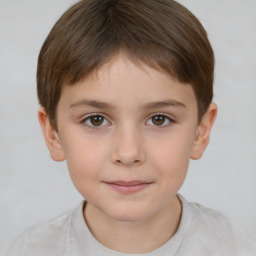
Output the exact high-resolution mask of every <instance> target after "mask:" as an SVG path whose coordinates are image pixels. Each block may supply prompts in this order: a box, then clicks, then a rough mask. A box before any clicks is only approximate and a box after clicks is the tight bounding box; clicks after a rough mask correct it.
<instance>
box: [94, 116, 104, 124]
mask: <svg viewBox="0 0 256 256" xmlns="http://www.w3.org/2000/svg"><path fill="white" fill-rule="evenodd" d="M103 120H104V117H102V116H93V117H91V123H92V124H93V125H95V126H99V125H101V124H102V123H103Z"/></svg>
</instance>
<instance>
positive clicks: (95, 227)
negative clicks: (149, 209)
mask: <svg viewBox="0 0 256 256" xmlns="http://www.w3.org/2000/svg"><path fill="white" fill-rule="evenodd" d="M84 216H85V220H86V223H87V225H88V227H89V229H90V231H91V233H92V234H93V236H94V237H95V239H96V240H98V241H99V242H100V243H101V244H102V245H103V246H105V247H107V248H109V249H111V250H114V251H118V252H122V253H128V254H142V253H147V252H150V251H153V250H156V249H157V248H159V247H161V246H162V245H163V244H164V243H166V242H167V241H168V240H169V239H170V238H171V237H172V236H173V235H174V234H175V233H176V231H177V229H178V226H179V222H180V217H181V203H180V201H179V199H178V198H177V197H175V198H174V199H173V200H172V201H171V203H170V204H169V205H167V206H166V207H165V208H164V209H162V210H161V211H160V212H158V213H157V214H155V215H154V216H151V217H149V218H147V219H146V220H142V221H136V222H126V221H118V220H115V219H112V218H110V217H109V216H106V215H105V214H103V213H102V212H101V211H100V210H99V209H97V208H95V207H94V206H93V205H91V204H90V203H87V204H86V207H85V210H84Z"/></svg>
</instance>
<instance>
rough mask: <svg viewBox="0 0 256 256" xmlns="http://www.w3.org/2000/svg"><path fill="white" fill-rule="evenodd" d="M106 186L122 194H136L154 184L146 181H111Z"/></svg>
mask: <svg viewBox="0 0 256 256" xmlns="http://www.w3.org/2000/svg"><path fill="white" fill-rule="evenodd" d="M104 183H105V184H106V185H108V186H109V187H111V188H112V189H114V190H115V191H117V192H119V193H122V194H134V193H137V192H139V191H142V190H144V189H145V188H147V187H149V186H150V185H151V184H152V183H153V182H145V181H110V182H104Z"/></svg>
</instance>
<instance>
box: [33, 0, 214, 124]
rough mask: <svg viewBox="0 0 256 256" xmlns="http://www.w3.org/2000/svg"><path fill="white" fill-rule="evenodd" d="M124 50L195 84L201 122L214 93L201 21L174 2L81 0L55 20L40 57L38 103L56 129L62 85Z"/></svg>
mask: <svg viewBox="0 0 256 256" xmlns="http://www.w3.org/2000/svg"><path fill="white" fill-rule="evenodd" d="M120 51H122V52H124V53H125V54H126V55H127V56H128V57H129V58H130V59H132V60H136V61H141V62H142V63H145V64H147V65H149V66H150V67H153V68H155V69H158V70H161V71H164V72H167V73H169V74H170V75H172V76H173V77H175V78H177V79H178V80H179V81H180V82H184V83H189V84H191V85H192V87H193V90H194V92H195V95H196V99H197V104H198V120H199V121H200V119H201V117H202V116H203V114H204V113H205V112H206V110H207V108H208V106H209V104H210V102H211V101H212V97H213V77H214V75H213V74H214V53H213V50H212V48H211V45H210V42H209V40H208V37H207V33H206V31H205V30H204V28H203V26H202V25H201V23H200V22H199V21H198V19H197V18H196V17H195V16H194V15H193V14H192V13H191V12H190V11H189V10H187V9H186V8H185V7H184V6H182V5H181V4H179V3H177V2H176V1H174V0H82V1H80V2H78V3H77V4H75V5H73V6H72V7H71V8H70V9H69V10H67V11H66V12H65V13H64V14H63V16H62V17H61V18H60V19H59V20H58V21H57V22H56V24H55V25H54V27H53V28H52V30H51V32H50V34H49V35H48V37H47V39H46V40H45V42H44V44H43V46H42V49H41V52H40V54H39V58H38V69H37V90H38V98H39V103H40V104H41V106H43V107H44V108H45V110H46V113H47V115H48V116H49V119H50V122H51V124H52V125H53V126H54V127H55V128H56V129H57V120H56V108H57V104H58V101H59V98H60V95H61V89H62V86H64V85H66V84H68V85H73V84H75V83H77V82H79V81H80V80H81V79H83V78H85V77H86V76H87V75H89V74H91V73H92V72H95V71H96V70H97V69H98V68H100V67H101V66H102V65H103V64H104V63H106V62H107V61H108V60H110V58H111V57H113V55H114V54H116V53H118V52H120Z"/></svg>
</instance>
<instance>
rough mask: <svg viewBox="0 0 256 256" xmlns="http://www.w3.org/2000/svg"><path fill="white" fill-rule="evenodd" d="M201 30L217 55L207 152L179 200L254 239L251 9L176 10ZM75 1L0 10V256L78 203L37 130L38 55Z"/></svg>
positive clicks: (223, 5)
mask: <svg viewBox="0 0 256 256" xmlns="http://www.w3.org/2000/svg"><path fill="white" fill-rule="evenodd" d="M179 2H181V3H183V4H184V5H185V6H186V7H188V8H189V9H190V10H191V11H192V12H193V13H194V14H195V15H196V16H197V17H198V18H199V19H200V20H201V22H202V23H203V25H204V26H205V28H206V30H207V31H208V34H209V38H210V40H211V42H212V46H213V48H214V50H215V55H216V72H215V73H216V78H215V98H214V101H215V102H216V103H217V104H218V106H219V113H218V118H217V121H216V123H215V127H214V129H213V132H212V136H211V143H210V145H209V146H208V149H207V150H206V152H205V155H204V157H203V158H202V159H201V160H199V161H192V162H191V164H190V170H189V174H188V177H187V179H186V181H185V184H184V186H183V187H182V189H181V193H182V194H183V195H184V196H185V197H186V198H187V199H188V200H190V201H197V202H200V203H202V204H204V205H206V206H208V207H211V208H215V209H217V210H219V211H221V212H223V213H224V214H225V215H227V216H229V217H230V218H232V219H234V220H235V221H236V222H238V223H239V224H240V225H241V226H242V227H243V228H244V229H245V230H247V232H248V233H249V234H251V235H253V236H256V218H255V216H256V199H255V196H256V133H255V131H256V118H255V117H256V101H255V96H256V86H255V81H256V75H255V74H256V71H255V69H256V51H255V47H256V17H255V10H256V1H255V0H245V1H241V0H232V1H231V0H211V1H205V0H180V1H179ZM72 3H74V1H72V0H44V1H39V0H22V1H20V0H0V37H1V38H0V39H1V40H0V79H1V84H0V168H1V170H0V207H1V208H0V228H1V234H0V254H1V252H3V251H4V250H5V249H6V247H7V246H8V245H9V244H10V242H11V241H12V240H13V239H14V238H15V237H16V236H17V235H18V234H19V233H20V232H22V231H23V230H24V229H25V228H27V227H28V226H31V225H33V224H35V223H38V222H41V221H44V220H47V219H50V218H52V217H54V216H56V215H58V214H60V213H62V212H63V211H66V210H69V209H72V208H74V207H75V206H76V205H77V204H78V203H79V202H80V200H81V199H82V198H81V196H80V195H79V194H78V192H76V190H75V188H74V187H73V184H72V183H71V181H70V179H69V175H68V171H67V168H66V165H65V163H55V162H53V161H52V160H51V159H50V156H49V153H48V151H47V149H46V146H45V144H44V141H43V137H42V135H41V130H40V127H39V124H38V121H37V108H38V103H37V98H36V80H35V74H36V64H37V56H38V52H39V50H40V47H41V45H42V43H43V41H44V39H45V38H46V36H47V34H48V33H49V31H50V29H51V27H52V26H53V24H54V23H55V21H56V20H57V19H58V18H59V16H60V15H61V14H62V13H63V12H64V11H65V10H66V9H67V8H68V7H69V6H70V5H71V4H72Z"/></svg>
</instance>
